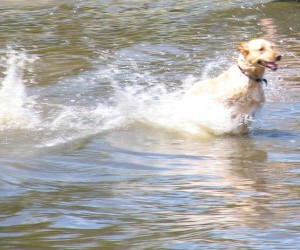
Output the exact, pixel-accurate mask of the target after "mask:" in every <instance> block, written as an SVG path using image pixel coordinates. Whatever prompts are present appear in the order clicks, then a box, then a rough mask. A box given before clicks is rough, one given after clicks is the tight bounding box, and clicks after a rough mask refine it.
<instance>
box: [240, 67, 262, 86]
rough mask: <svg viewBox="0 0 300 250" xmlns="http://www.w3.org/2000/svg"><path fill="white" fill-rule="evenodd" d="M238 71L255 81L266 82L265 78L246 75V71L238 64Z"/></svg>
mask: <svg viewBox="0 0 300 250" xmlns="http://www.w3.org/2000/svg"><path fill="white" fill-rule="evenodd" d="M238 67H239V69H240V71H241V72H242V73H243V74H244V75H245V76H247V77H248V78H250V79H251V80H253V81H255V82H264V83H265V84H268V81H267V79H266V78H259V77H252V76H248V75H247V74H246V72H245V71H244V70H243V69H242V68H241V67H240V65H238Z"/></svg>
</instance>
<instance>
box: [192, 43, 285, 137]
mask: <svg viewBox="0 0 300 250" xmlns="http://www.w3.org/2000/svg"><path fill="white" fill-rule="evenodd" d="M238 51H239V53H240V54H239V57H238V60H237V62H236V64H235V65H233V66H232V67H231V68H229V69H228V70H227V71H225V72H223V73H222V74H220V75H219V76H217V77H216V78H213V79H208V80H204V81H200V82H198V83H196V84H195V85H194V86H193V87H192V89H191V92H190V94H192V95H201V94H206V95H207V94H209V95H212V96H213V98H214V100H216V101H218V102H221V103H222V104H224V105H225V107H226V108H228V109H230V110H231V119H235V120H236V119H238V121H239V128H238V129H237V130H236V131H235V133H247V132H248V127H249V125H250V123H251V120H253V117H254V114H255V112H256V111H257V110H258V109H259V108H260V107H261V106H262V104H263V103H264V101H265V97H264V90H263V85H264V83H267V81H266V80H265V79H264V78H263V75H264V72H265V69H266V68H268V69H271V70H273V71H275V70H277V67H278V65H277V64H276V62H277V61H280V60H281V55H280V54H279V52H278V51H277V50H276V49H275V45H274V44H273V43H271V42H269V41H267V40H264V39H255V40H251V41H248V42H245V43H242V44H240V45H239V46H238Z"/></svg>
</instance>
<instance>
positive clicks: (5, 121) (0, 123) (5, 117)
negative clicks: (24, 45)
mask: <svg viewBox="0 0 300 250" xmlns="http://www.w3.org/2000/svg"><path fill="white" fill-rule="evenodd" d="M34 60H35V59H34V58H30V57H28V56H27V55H26V54H25V53H24V52H16V51H10V52H9V53H8V54H7V55H6V56H5V57H3V58H2V61H4V62H5V64H4V65H3V66H4V67H5V68H6V71H5V72H4V79H3V80H2V82H1V89H0V129H7V128H24V127H32V126H34V125H35V124H36V123H37V122H38V116H37V113H36V112H35V111H34V110H33V109H32V107H31V105H30V102H31V101H32V100H30V98H28V97H27V95H26V87H25V84H24V83H25V80H24V70H25V68H26V65H28V64H30V63H32V62H33V61H34Z"/></svg>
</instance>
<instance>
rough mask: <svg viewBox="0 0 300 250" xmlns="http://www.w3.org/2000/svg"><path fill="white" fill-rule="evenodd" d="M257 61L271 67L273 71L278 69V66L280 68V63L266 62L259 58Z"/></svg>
mask: <svg viewBox="0 0 300 250" xmlns="http://www.w3.org/2000/svg"><path fill="white" fill-rule="evenodd" d="M257 63H258V64H259V65H261V66H263V67H265V68H268V69H271V70H273V71H276V70H277V68H278V65H277V64H276V63H275V62H265V61H262V60H258V62H257Z"/></svg>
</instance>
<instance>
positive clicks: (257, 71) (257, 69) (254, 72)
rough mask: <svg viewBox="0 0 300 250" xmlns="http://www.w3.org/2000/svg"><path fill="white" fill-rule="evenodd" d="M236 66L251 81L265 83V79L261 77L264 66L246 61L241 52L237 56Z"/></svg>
mask: <svg viewBox="0 0 300 250" xmlns="http://www.w3.org/2000/svg"><path fill="white" fill-rule="evenodd" d="M237 66H238V67H239V69H240V70H241V72H242V73H243V74H244V75H245V76H247V77H248V78H249V79H251V80H252V81H255V82H265V83H267V80H266V79H265V78H263V75H264V73H265V68H263V67H261V66H255V65H253V64H252V63H250V62H247V61H246V60H245V58H244V56H243V55H241V54H240V55H239V57H238V61H237Z"/></svg>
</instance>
